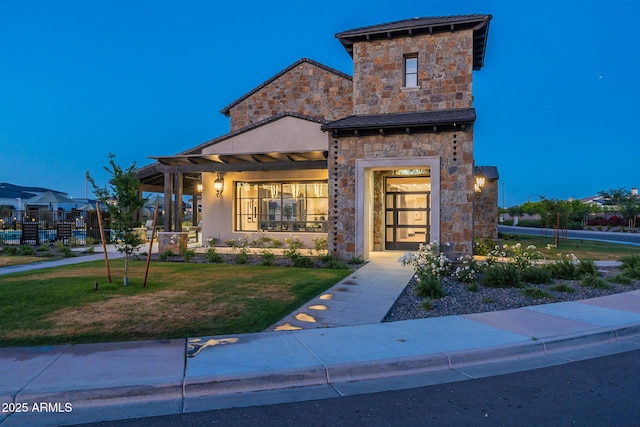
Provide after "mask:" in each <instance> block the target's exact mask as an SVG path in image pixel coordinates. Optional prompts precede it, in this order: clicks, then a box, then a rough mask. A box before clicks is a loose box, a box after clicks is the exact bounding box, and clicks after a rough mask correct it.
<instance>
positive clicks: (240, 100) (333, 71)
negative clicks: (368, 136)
mask: <svg viewBox="0 0 640 427" xmlns="http://www.w3.org/2000/svg"><path fill="white" fill-rule="evenodd" d="M304 62H306V63H308V64H311V65H314V66H316V67H318V68H322V69H323V70H325V71H327V72H329V73H332V74H336V75H338V76H340V77H343V78H345V79H348V80H352V77H351V76H350V75H348V74H345V73H343V72H342V71H338V70H336V69H334V68H331V67H327V66H326V65H323V64H321V63H319V62H316V61H313V60H311V59H308V58H302V59H299V60H297V61H296V62H294V63H293V64H291V65H289V66H288V67H287V68H285V69H284V70H282V71H280V72H279V73H278V74H276V75H275V76H273V77H271V78H270V79H269V80H267V81H265V82H264V83H262V84H261V85H259V86H257V87H255V88H254V89H252V90H251V91H249V92H247V93H245V94H244V95H242V96H241V97H240V98H238V99H236V100H235V101H233V102H232V103H231V104H229V105H227V106H226V107H224V108H223V109H222V110H220V112H221V113H222V114H224V115H225V116H228V115H229V111H230V110H231V108H233V107H234V106H236V105H237V104H239V103H240V102H242V101H244V100H245V99H247V98H248V97H250V96H251V95H253V94H254V93H256V92H258V91H259V90H261V89H262V88H264V87H265V86H267V85H268V84H269V83H271V82H273V81H275V80H277V79H279V78H280V77H282V76H283V75H285V74H286V73H288V72H289V71H291V70H292V69H294V68H296V67H297V66H298V65H300V64H302V63H304Z"/></svg>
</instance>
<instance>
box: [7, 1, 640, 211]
mask: <svg viewBox="0 0 640 427" xmlns="http://www.w3.org/2000/svg"><path fill="white" fill-rule="evenodd" d="M467 13H486V14H491V15H493V20H492V22H491V25H490V30H489V39H488V46H487V54H486V58H485V66H484V68H483V69H482V70H480V71H478V72H475V74H474V95H475V101H474V107H475V108H476V110H477V115H478V119H477V121H476V125H475V150H476V164H478V165H495V166H498V168H499V171H500V175H501V185H500V190H501V194H500V201H499V202H500V204H501V205H502V204H503V203H504V204H506V205H507V206H510V205H514V204H519V203H522V202H524V201H526V200H527V199H528V198H529V199H531V200H532V201H533V200H538V197H539V196H540V195H545V196H547V197H554V198H563V199H565V198H568V197H574V198H581V197H585V196H589V195H593V194H595V193H597V192H598V191H600V190H605V189H609V188H618V187H626V188H627V189H629V188H631V187H637V186H640V176H639V173H638V170H639V167H638V166H639V154H638V149H637V148H636V145H637V133H636V132H635V126H634V125H635V124H636V122H637V118H638V116H639V114H638V113H639V110H640V107H639V106H640V101H639V99H640V79H638V77H637V74H638V70H639V69H640V64H639V62H640V54H639V53H638V47H639V46H640V30H639V26H638V25H637V20H638V18H640V2H637V1H635V0H626V1H617V0H610V1H596V0H591V1H589V0H582V1H577V0H568V1H557V0H554V1H550V0H535V1H529V0H519V1H505V0H493V1H490V0H474V1H462V0H459V1H458V0H440V1H438V0H432V1H424V0H422V1H409V0H385V1H382V0H381V1H374V0H368V1H360V0H351V1H348V2H347V1H344V0H341V1H336V0H324V1H322V2H299V1H291V0H281V1H279V2H273V3H271V5H269V6H268V3H267V2H262V1H253V0H248V1H243V2H241V3H234V2H231V3H226V2H225V3H224V5H220V2H216V1H213V0H211V1H197V0H195V1H188V2H177V1H163V0H153V1H151V0H149V1H146V0H145V1H129V0H127V1H119V0H110V1H90V0H88V1H80V0H76V1H65V0H56V1H45V0H43V1H34V0H21V1H13V0H0V182H11V183H14V184H19V185H33V186H45V187H49V188H53V189H56V190H59V191H65V192H67V193H69V194H70V195H71V196H73V197H84V195H85V180H84V174H85V171H86V170H88V171H90V173H91V174H92V175H93V176H94V177H95V178H96V179H97V181H98V182H101V183H104V182H105V181H106V179H107V176H106V174H105V173H104V172H103V171H102V167H103V166H104V165H106V164H107V155H108V153H110V152H112V153H114V154H116V156H117V157H116V161H117V162H118V163H119V164H121V165H123V166H128V165H129V164H131V163H132V162H134V161H135V162H136V163H137V165H138V166H144V165H146V164H149V163H151V162H152V161H151V160H150V159H148V156H154V155H155V156H158V155H171V154H175V153H177V152H179V151H182V150H184V149H186V148H189V147H192V146H195V145H197V144H200V143H201V142H204V141H206V140H208V139H211V138H213V137H216V136H219V135H222V134H225V133H227V132H228V129H229V123H228V119H227V118H226V117H224V116H223V115H221V114H220V113H219V111H220V110H221V109H222V108H223V107H225V106H226V105H227V104H229V103H230V102H232V101H234V100H235V99H237V98H239V97H240V96H242V95H243V94H245V93H246V92H248V91H249V90H251V89H253V88H254V87H255V86H257V85H259V84H260V83H262V82H264V81H265V80H267V79H268V78H270V77H271V76H273V75H274V74H276V73H278V72H279V71H281V70H282V69H284V68H286V67H287V66H289V65H290V64H292V63H293V62H295V61H296V60H298V59H300V58H303V57H305V58H310V59H313V60H315V61H318V62H321V63H323V64H325V65H328V66H330V67H333V68H336V69H338V70H340V71H343V72H345V73H348V74H352V70H353V67H352V63H351V58H350V57H349V55H348V54H347V53H346V51H345V50H344V49H343V47H342V46H341V44H340V43H339V42H338V41H337V40H336V39H335V38H334V35H335V33H337V32H340V31H344V30H349V29H353V28H357V27H360V26H365V25H373V24H380V23H385V22H390V21H395V20H400V19H408V18H413V17H424V16H441V15H459V14H467ZM503 184H504V186H503ZM503 188H504V194H503V193H502V190H503ZM90 196H91V194H90Z"/></svg>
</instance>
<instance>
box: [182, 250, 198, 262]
mask: <svg viewBox="0 0 640 427" xmlns="http://www.w3.org/2000/svg"><path fill="white" fill-rule="evenodd" d="M180 255H182V258H184V261H185V262H191V260H193V259H194V258H195V256H196V251H194V250H193V249H187V248H181V250H180Z"/></svg>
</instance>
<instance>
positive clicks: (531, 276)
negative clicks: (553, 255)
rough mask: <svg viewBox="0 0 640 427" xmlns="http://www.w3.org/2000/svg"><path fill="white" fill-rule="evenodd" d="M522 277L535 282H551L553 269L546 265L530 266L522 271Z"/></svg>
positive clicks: (523, 279)
mask: <svg viewBox="0 0 640 427" xmlns="http://www.w3.org/2000/svg"><path fill="white" fill-rule="evenodd" d="M520 278H521V279H522V281H524V282H527V283H533V284H542V283H551V270H549V269H548V268H546V267H528V268H525V269H524V270H523V271H522V273H521V275H520Z"/></svg>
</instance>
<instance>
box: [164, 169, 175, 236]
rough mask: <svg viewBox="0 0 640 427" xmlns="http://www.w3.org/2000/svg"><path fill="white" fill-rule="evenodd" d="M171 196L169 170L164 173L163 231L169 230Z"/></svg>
mask: <svg viewBox="0 0 640 427" xmlns="http://www.w3.org/2000/svg"><path fill="white" fill-rule="evenodd" d="M172 196H173V174H172V173H170V172H165V173H164V231H166V232H169V231H171V224H172V218H173V215H172V204H171V197H172Z"/></svg>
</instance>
